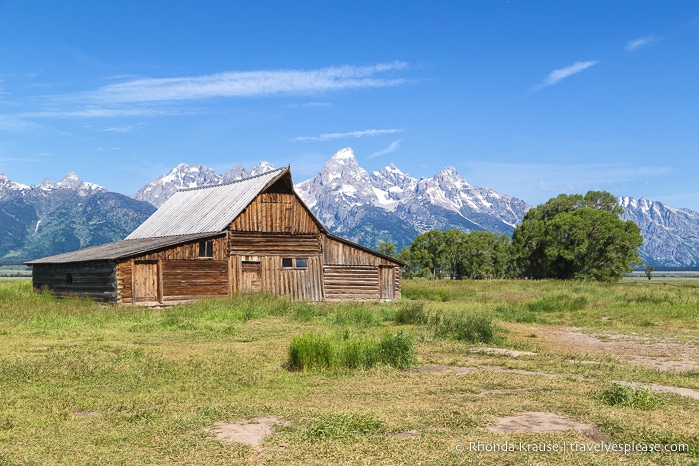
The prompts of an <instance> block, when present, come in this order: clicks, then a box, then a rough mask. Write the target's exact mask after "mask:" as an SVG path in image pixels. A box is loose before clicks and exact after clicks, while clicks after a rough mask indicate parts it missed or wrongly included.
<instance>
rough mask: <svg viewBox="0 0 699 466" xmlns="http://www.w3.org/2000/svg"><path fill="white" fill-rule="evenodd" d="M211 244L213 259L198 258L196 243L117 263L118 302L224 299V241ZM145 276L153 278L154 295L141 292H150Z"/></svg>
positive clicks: (151, 302) (144, 302) (222, 238)
mask: <svg viewBox="0 0 699 466" xmlns="http://www.w3.org/2000/svg"><path fill="white" fill-rule="evenodd" d="M211 241H213V257H199V253H200V252H199V241H193V242H191V243H185V244H181V245H178V246H173V247H171V248H166V249H163V250H160V251H153V252H150V253H147V254H143V255H140V256H137V257H133V258H130V259H127V260H123V261H120V262H119V264H118V267H117V274H116V282H117V287H118V290H119V302H121V303H124V304H138V303H143V304H157V303H167V302H174V301H186V300H190V299H194V298H196V297H203V296H227V295H228V289H229V288H228V257H227V251H226V244H227V241H226V238H225V237H219V238H213V239H212V240H211ZM148 264H154V265H151V266H149V265H148ZM145 274H155V275H156V276H155V277H152V280H153V281H155V286H156V289H155V292H153V291H152V290H150V289H145V290H144V289H143V288H150V283H151V280H150V279H149V278H148V277H146V276H145ZM153 295H155V296H153ZM153 297H155V299H151V298H153Z"/></svg>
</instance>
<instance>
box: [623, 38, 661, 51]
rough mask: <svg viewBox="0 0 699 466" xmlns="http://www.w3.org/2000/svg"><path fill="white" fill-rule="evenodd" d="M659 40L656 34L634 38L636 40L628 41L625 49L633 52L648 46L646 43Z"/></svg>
mask: <svg viewBox="0 0 699 466" xmlns="http://www.w3.org/2000/svg"><path fill="white" fill-rule="evenodd" d="M657 40H658V37H657V36H654V35H649V36H643V37H641V38H639V39H634V40H630V41H628V42H627V43H626V45H625V46H624V50H626V51H627V52H633V51H634V50H636V49H639V48H641V47H643V46H646V45H648V44H650V43H652V42H655V41H657Z"/></svg>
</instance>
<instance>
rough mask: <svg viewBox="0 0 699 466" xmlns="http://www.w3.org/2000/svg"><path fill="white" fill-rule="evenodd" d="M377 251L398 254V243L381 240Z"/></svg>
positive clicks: (390, 254)
mask: <svg viewBox="0 0 699 466" xmlns="http://www.w3.org/2000/svg"><path fill="white" fill-rule="evenodd" d="M376 251H377V252H380V253H381V254H385V255H387V256H391V257H393V256H395V255H396V245H395V244H393V243H391V242H390V241H381V242H380V243H379V245H378V246H377V247H376Z"/></svg>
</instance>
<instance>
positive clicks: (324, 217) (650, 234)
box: [0, 148, 699, 268]
mask: <svg viewBox="0 0 699 466" xmlns="http://www.w3.org/2000/svg"><path fill="white" fill-rule="evenodd" d="M273 168H274V167H273V166H272V165H271V164H269V163H268V162H260V163H258V164H257V165H255V166H254V167H252V168H251V169H250V170H248V169H246V168H245V167H243V166H240V165H236V166H234V167H232V168H231V169H230V170H228V171H227V172H226V173H224V174H222V175H221V174H218V173H216V172H215V171H214V170H212V169H211V168H208V167H205V166H203V165H187V164H179V165H177V166H176V167H174V168H173V169H172V170H171V171H170V172H169V173H167V174H165V175H163V176H161V177H160V178H157V179H155V180H153V181H151V182H150V183H148V184H147V185H146V186H144V187H143V188H141V189H140V190H139V191H138V192H137V193H136V194H135V195H134V196H133V198H130V197H127V196H124V195H121V194H116V193H110V192H108V191H107V190H106V189H105V188H103V187H101V186H98V185H95V184H92V183H87V182H84V181H81V180H80V179H79V178H78V177H77V176H76V175H75V174H74V173H71V174H69V175H68V176H67V177H66V178H64V179H63V180H61V181H59V182H58V183H55V184H53V183H51V182H49V181H48V180H46V181H44V182H43V183H41V184H40V185H36V186H25V185H21V184H19V183H15V182H13V181H10V180H9V179H8V178H7V177H5V176H4V175H0V233H6V234H3V235H2V240H0V257H5V258H8V257H17V258H27V259H29V258H35V257H41V256H44V255H50V254H57V253H59V252H66V251H70V250H75V249H79V248H82V247H87V246H91V245H97V244H102V243H104V242H108V241H115V240H118V239H122V238H123V237H125V236H126V235H127V234H128V233H130V232H131V230H133V229H134V228H135V227H136V226H138V225H139V224H140V223H141V222H142V221H143V220H145V218H147V217H148V216H149V215H150V214H151V213H152V212H153V211H154V210H155V207H159V206H160V205H162V204H163V203H164V202H165V201H166V200H167V199H168V198H169V197H170V196H171V195H172V194H174V193H175V192H176V191H177V190H178V189H182V188H191V187H197V186H207V185H214V184H220V183H226V182H230V181H235V180H238V179H241V178H246V177H248V176H252V175H256V174H259V173H264V172H266V171H268V170H270V169H273ZM292 169H293V167H292ZM295 188H296V191H297V192H298V194H299V196H300V197H301V198H302V199H303V201H304V202H305V203H306V205H307V206H308V207H309V208H310V209H311V211H312V212H313V213H314V215H316V216H317V217H318V219H319V220H320V221H321V222H322V223H323V224H324V225H325V226H326V227H327V228H328V229H329V230H330V231H331V232H333V233H335V234H337V235H340V236H342V237H345V238H348V239H350V240H353V241H355V242H358V243H360V244H363V245H366V246H369V247H376V246H377V245H378V243H379V242H381V241H390V242H393V243H394V244H395V245H396V247H397V248H398V249H400V248H402V247H404V246H407V245H409V244H410V243H411V242H412V241H413V239H414V238H415V236H416V235H418V234H419V233H422V232H425V231H428V230H432V229H440V230H445V229H450V228H458V229H460V230H462V231H467V232H468V231H474V230H486V231H492V232H496V233H500V234H511V233H512V232H513V231H514V228H515V227H516V225H517V224H518V222H520V221H521V220H522V218H523V216H524V214H525V213H526V212H527V210H528V209H529V208H530V207H531V206H529V205H528V204H526V203H525V202H524V201H522V200H520V199H517V198H515V197H511V196H508V195H505V194H501V193H498V192H496V191H494V190H492V189H489V188H481V187H477V186H473V185H471V184H469V183H468V182H467V181H466V180H465V179H464V178H463V177H462V176H461V175H460V174H459V173H458V172H457V170H456V169H455V168H454V167H446V168H444V169H442V170H441V171H439V172H438V173H437V174H435V175H434V176H433V177H431V178H421V179H417V178H413V177H411V176H410V175H408V174H406V173H403V172H402V171H401V170H400V169H399V168H398V167H396V166H395V165H394V164H390V165H388V166H386V167H384V168H383V169H381V170H379V171H374V172H367V171H366V170H364V169H363V168H362V167H360V166H359V164H358V163H357V159H356V157H355V156H354V153H353V151H352V149H350V148H345V149H342V150H340V151H338V152H337V153H336V154H334V155H333V156H332V157H331V158H330V159H329V160H328V162H327V163H326V164H325V166H324V167H323V168H322V169H321V170H320V172H318V174H317V175H316V176H314V177H313V178H310V179H308V180H305V181H302V182H300V183H297V184H296V185H295ZM618 203H619V205H621V206H622V207H623V208H624V214H623V215H622V218H623V219H624V220H632V221H634V222H635V223H637V224H638V225H639V227H640V228H641V233H642V235H643V237H644V241H643V246H642V247H641V249H640V254H641V257H642V259H643V260H644V261H645V262H646V264H649V265H654V266H661V267H677V268H694V267H698V266H699V213H697V212H694V211H692V210H689V209H677V208H673V207H670V206H667V205H665V204H662V203H660V202H657V201H649V200H646V199H634V198H630V197H619V198H618ZM6 230H7V231H6Z"/></svg>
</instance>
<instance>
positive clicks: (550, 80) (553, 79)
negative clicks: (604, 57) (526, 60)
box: [534, 60, 599, 90]
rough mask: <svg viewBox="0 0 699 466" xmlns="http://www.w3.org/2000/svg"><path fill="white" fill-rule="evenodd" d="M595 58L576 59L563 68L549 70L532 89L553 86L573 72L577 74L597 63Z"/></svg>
mask: <svg viewBox="0 0 699 466" xmlns="http://www.w3.org/2000/svg"><path fill="white" fill-rule="evenodd" d="M598 63H599V61H597V60H590V61H578V62H575V63H573V64H572V65H570V66H566V67H565V68H559V69H556V70H553V71H552V72H550V73H549V74H548V75H547V76H546V78H544V80H543V81H541V82H540V83H539V84H537V85H535V86H534V90H539V89H543V88H544V87H548V86H553V85H554V84H558V83H559V82H561V81H563V80H564V79H566V78H569V77H571V76H573V75H575V74H578V73H580V72H582V71H585V70H586V69H588V68H590V67H592V66H595V65H596V64H598Z"/></svg>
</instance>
